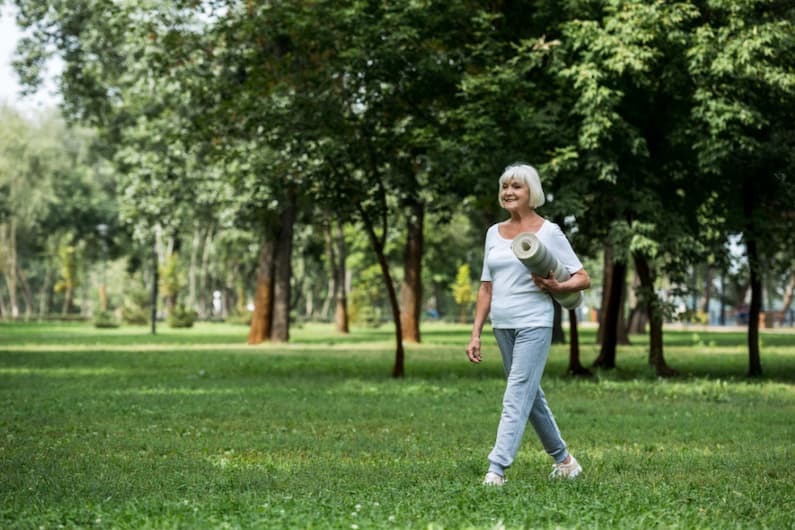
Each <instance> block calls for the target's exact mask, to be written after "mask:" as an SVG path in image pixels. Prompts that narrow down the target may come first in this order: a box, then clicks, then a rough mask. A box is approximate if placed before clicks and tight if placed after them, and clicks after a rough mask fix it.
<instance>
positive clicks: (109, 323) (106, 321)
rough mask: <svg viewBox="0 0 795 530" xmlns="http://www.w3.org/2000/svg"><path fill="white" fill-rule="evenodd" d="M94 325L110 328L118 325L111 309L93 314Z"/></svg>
mask: <svg viewBox="0 0 795 530" xmlns="http://www.w3.org/2000/svg"><path fill="white" fill-rule="evenodd" d="M94 327H95V328H105V329H112V328H118V327H119V321H118V320H117V319H116V316H115V315H114V314H113V312H112V311H99V312H97V314H96V315H95V316H94Z"/></svg>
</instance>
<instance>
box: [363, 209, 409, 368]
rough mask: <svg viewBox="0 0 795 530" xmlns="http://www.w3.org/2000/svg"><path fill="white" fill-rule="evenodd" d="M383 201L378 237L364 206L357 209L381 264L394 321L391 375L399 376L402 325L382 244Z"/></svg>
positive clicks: (402, 364)
mask: <svg viewBox="0 0 795 530" xmlns="http://www.w3.org/2000/svg"><path fill="white" fill-rule="evenodd" d="M385 202H386V201H384V203H383V204H382V208H381V209H382V211H381V229H382V234H381V238H380V239H379V238H378V236H376V233H375V228H374V227H373V222H372V220H371V219H370V216H369V215H367V212H366V211H365V210H364V207H362V206H361V204H359V205H358V209H359V215H360V217H361V219H362V223H363V224H364V228H365V230H366V231H367V236H368V238H369V239H370V244H371V245H372V247H373V250H374V251H375V255H376V258H377V259H378V264H379V265H380V266H381V274H382V276H383V278H384V285H385V286H386V290H387V295H388V297H389V305H390V307H391V309H392V320H393V321H394V323H395V365H394V367H393V368H392V377H394V378H401V377H403V376H404V375H405V357H406V354H405V351H404V350H403V330H402V329H401V328H402V325H401V321H400V306H399V305H398V297H397V292H396V291H395V284H394V283H393V282H392V274H391V273H390V271H389V262H388V261H387V259H386V256H385V255H384V245H385V243H386V233H387V226H388V225H387V211H386V204H385Z"/></svg>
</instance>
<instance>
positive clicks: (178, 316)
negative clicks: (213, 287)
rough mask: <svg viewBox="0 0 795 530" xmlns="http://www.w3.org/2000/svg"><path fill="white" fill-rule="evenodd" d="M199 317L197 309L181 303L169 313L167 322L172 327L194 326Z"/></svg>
mask: <svg viewBox="0 0 795 530" xmlns="http://www.w3.org/2000/svg"><path fill="white" fill-rule="evenodd" d="M198 317H199V314H198V313H197V312H196V311H194V310H193V309H188V308H186V307H185V306H184V305H183V304H179V305H177V306H175V307H174V309H172V310H171V311H170V312H169V313H168V319H167V322H168V325H169V326H171V327H172V328H192V327H193V323H194V322H196V319H197V318H198Z"/></svg>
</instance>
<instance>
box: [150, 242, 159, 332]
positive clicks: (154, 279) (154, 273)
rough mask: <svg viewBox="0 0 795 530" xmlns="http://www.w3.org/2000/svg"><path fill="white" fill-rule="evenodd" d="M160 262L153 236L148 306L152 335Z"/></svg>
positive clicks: (154, 328) (154, 329)
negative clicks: (150, 311) (150, 286)
mask: <svg viewBox="0 0 795 530" xmlns="http://www.w3.org/2000/svg"><path fill="white" fill-rule="evenodd" d="M159 269H160V260H159V259H158V255H157V236H155V238H154V241H153V242H152V298H151V299H150V301H149V304H150V305H151V307H152V314H151V319H152V322H151V324H152V335H155V334H157V298H158V292H157V290H158V288H159V286H160V278H159V275H160V270H159Z"/></svg>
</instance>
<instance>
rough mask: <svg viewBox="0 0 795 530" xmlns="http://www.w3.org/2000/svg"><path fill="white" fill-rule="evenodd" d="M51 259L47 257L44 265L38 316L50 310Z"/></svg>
mask: <svg viewBox="0 0 795 530" xmlns="http://www.w3.org/2000/svg"><path fill="white" fill-rule="evenodd" d="M52 270H53V269H52V260H51V259H50V258H49V257H47V258H46V265H45V267H44V279H43V280H42V282H41V288H40V289H39V318H42V317H44V316H46V315H47V313H49V312H50V308H51V307H52Z"/></svg>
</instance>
